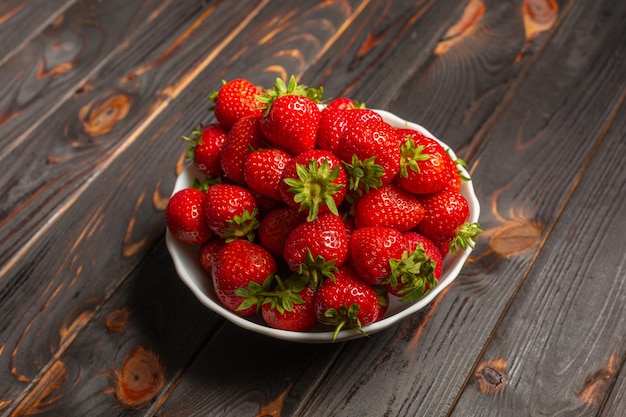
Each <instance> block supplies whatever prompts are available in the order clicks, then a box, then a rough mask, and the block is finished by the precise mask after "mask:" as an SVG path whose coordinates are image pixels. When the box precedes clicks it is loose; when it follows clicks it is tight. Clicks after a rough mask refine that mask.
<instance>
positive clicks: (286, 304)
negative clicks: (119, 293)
mask: <svg viewBox="0 0 626 417" xmlns="http://www.w3.org/2000/svg"><path fill="white" fill-rule="evenodd" d="M307 285H308V280H307V279H306V278H305V277H302V276H297V275H293V276H291V277H289V278H288V279H287V280H286V281H285V282H283V280H282V279H281V278H280V277H279V276H278V275H274V274H271V275H269V276H268V277H267V278H266V279H265V280H264V281H263V284H261V285H259V284H257V283H256V282H254V281H250V282H248V286H247V287H246V288H244V287H242V288H237V289H236V290H235V295H238V296H240V297H243V298H244V300H243V301H242V302H241V304H240V305H239V306H238V307H237V310H238V311H241V310H247V309H248V308H250V307H252V306H256V308H257V310H258V309H259V308H260V307H261V306H262V305H264V304H270V308H272V309H276V310H277V311H278V312H279V313H280V314H284V313H285V312H286V311H293V306H294V305H296V304H304V300H303V299H302V297H301V296H300V292H301V291H302V290H304V289H305V288H306V286H307ZM272 286H276V288H274V289H272Z"/></svg>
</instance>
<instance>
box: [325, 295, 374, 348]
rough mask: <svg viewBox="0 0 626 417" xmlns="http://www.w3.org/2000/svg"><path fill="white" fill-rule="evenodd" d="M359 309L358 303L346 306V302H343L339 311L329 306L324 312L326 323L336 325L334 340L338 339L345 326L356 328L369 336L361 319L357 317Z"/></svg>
mask: <svg viewBox="0 0 626 417" xmlns="http://www.w3.org/2000/svg"><path fill="white" fill-rule="evenodd" d="M359 310H360V308H359V305H358V304H357V303H352V304H351V305H350V307H346V305H345V304H342V305H341V307H340V308H339V311H337V310H336V309H334V308H329V309H328V310H326V311H325V312H324V320H323V322H324V324H328V325H331V326H335V331H334V333H333V340H337V336H338V335H339V332H340V331H341V329H343V328H344V327H347V328H349V329H356V330H357V331H359V332H360V333H361V334H363V335H364V336H367V333H365V332H364V331H363V329H361V321H360V320H359V318H358V317H357V314H358V313H359Z"/></svg>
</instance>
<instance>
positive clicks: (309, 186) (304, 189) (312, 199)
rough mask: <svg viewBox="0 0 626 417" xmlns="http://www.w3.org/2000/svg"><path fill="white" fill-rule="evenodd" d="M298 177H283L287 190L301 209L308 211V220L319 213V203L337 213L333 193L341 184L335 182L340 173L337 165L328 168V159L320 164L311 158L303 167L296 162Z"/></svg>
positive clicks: (311, 219) (313, 218) (314, 217)
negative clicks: (307, 164)
mask: <svg viewBox="0 0 626 417" xmlns="http://www.w3.org/2000/svg"><path fill="white" fill-rule="evenodd" d="M296 173H297V175H298V179H295V178H285V183H286V184H287V185H289V187H290V188H289V192H291V193H293V194H294V196H293V200H294V201H295V202H296V203H298V204H300V210H301V211H308V213H309V215H308V217H307V220H308V221H313V220H315V219H316V218H317V215H318V214H319V209H320V205H326V206H327V207H328V210H329V211H330V212H331V213H333V214H335V215H339V210H338V209H337V205H336V203H335V200H334V199H333V194H335V193H337V192H338V191H339V190H340V189H341V188H342V187H343V184H335V183H334V182H333V181H335V180H336V179H337V177H338V176H339V173H340V168H339V167H338V166H336V167H334V168H333V169H332V170H331V169H330V165H329V164H328V161H326V160H324V161H322V163H321V164H320V165H318V164H317V161H316V160H314V159H312V160H311V161H309V166H308V167H305V166H304V165H301V164H296Z"/></svg>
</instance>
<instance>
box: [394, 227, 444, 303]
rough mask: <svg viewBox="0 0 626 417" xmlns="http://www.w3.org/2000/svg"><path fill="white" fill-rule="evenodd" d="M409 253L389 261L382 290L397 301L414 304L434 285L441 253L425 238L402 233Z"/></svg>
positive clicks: (439, 266) (441, 265)
mask: <svg viewBox="0 0 626 417" xmlns="http://www.w3.org/2000/svg"><path fill="white" fill-rule="evenodd" d="M404 236H405V237H406V238H407V240H408V241H409V250H408V252H407V253H406V254H405V255H403V257H402V259H399V260H394V261H392V270H393V271H395V273H392V275H391V279H390V280H389V282H388V284H387V286H386V288H387V290H388V291H389V292H390V293H391V294H393V295H396V296H398V297H402V298H401V299H400V301H415V300H418V299H420V298H422V297H423V296H424V294H425V293H426V292H427V291H428V290H429V289H430V288H433V287H435V286H436V285H437V281H438V280H439V277H440V276H441V272H442V270H443V261H442V257H441V252H439V249H437V246H436V245H435V244H434V243H433V242H432V241H431V240H430V239H428V238H426V237H424V236H422V235H420V234H418V233H415V232H406V233H404Z"/></svg>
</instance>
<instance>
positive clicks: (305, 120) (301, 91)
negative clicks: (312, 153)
mask: <svg viewBox="0 0 626 417" xmlns="http://www.w3.org/2000/svg"><path fill="white" fill-rule="evenodd" d="M321 94H322V92H321V90H313V89H309V88H307V87H306V86H303V85H298V84H297V83H296V79H295V77H293V76H292V77H291V79H290V80H289V84H288V85H285V83H284V82H283V81H282V80H281V79H280V78H278V79H277V80H276V84H275V85H274V88H272V89H270V90H267V91H266V92H265V93H264V95H263V96H261V97H260V98H259V100H261V101H262V102H263V103H264V104H265V105H266V109H265V111H264V113H263V116H262V117H261V121H260V127H261V131H262V132H263V135H265V137H266V138H267V140H268V141H270V142H271V143H272V144H274V145H275V146H278V147H280V148H283V149H285V150H287V151H288V152H290V153H291V154H293V155H297V154H299V153H301V152H304V151H307V150H310V149H314V148H315V145H316V136H317V127H318V125H319V121H320V117H321V111H320V109H319V108H318V106H317V103H318V102H319V99H320V98H321Z"/></svg>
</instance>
